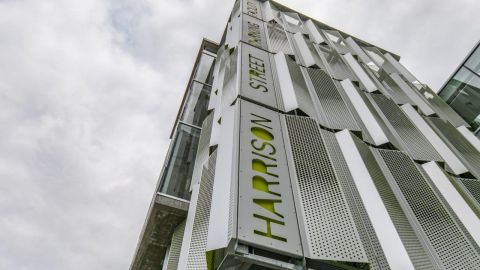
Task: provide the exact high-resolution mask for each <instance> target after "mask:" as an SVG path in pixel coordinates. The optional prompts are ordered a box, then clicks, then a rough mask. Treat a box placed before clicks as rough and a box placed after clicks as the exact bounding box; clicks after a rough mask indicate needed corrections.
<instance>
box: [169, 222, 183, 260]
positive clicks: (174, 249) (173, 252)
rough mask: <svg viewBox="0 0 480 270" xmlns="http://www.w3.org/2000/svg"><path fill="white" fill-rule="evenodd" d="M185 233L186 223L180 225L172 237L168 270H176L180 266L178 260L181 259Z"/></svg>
mask: <svg viewBox="0 0 480 270" xmlns="http://www.w3.org/2000/svg"><path fill="white" fill-rule="evenodd" d="M184 232H185V221H184V222H182V223H180V224H179V225H178V226H177V228H175V231H174V232H173V235H172V242H171V243H170V252H169V255H168V263H167V270H176V269H177V266H178V259H179V258H180V251H181V249H182V241H183V233H184Z"/></svg>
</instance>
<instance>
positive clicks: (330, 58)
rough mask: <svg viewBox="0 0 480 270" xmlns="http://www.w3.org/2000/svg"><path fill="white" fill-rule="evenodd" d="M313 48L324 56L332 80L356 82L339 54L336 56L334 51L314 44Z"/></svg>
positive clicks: (325, 46)
mask: <svg viewBox="0 0 480 270" xmlns="http://www.w3.org/2000/svg"><path fill="white" fill-rule="evenodd" d="M314 47H315V48H316V49H317V52H318V54H321V55H323V56H324V58H325V62H326V67H327V70H328V71H329V73H330V74H331V75H332V77H333V78H334V79H337V80H345V79H350V80H354V81H356V80H357V78H356V77H355V75H353V73H352V72H351V71H350V70H349V69H348V67H347V65H346V64H345V63H344V62H343V59H342V58H341V57H340V54H338V53H337V52H336V51H335V50H333V49H332V48H331V47H329V46H327V45H317V44H315V45H314Z"/></svg>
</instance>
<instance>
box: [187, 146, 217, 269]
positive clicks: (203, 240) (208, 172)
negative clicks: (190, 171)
mask: <svg viewBox="0 0 480 270" xmlns="http://www.w3.org/2000/svg"><path fill="white" fill-rule="evenodd" d="M216 158H217V151H215V152H213V153H212V155H211V156H210V158H209V159H208V168H207V167H204V168H203V171H202V180H201V182H200V188H199V192H198V201H197V208H196V211H195V217H194V219H193V230H192V238H191V242H190V249H189V252H188V259H187V267H186V269H187V270H204V269H207V260H206V256H205V252H206V245H207V235H208V225H209V222H210V220H209V219H210V205H211V202H212V190H213V178H214V176H215V162H216Z"/></svg>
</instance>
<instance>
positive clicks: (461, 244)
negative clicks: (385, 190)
mask: <svg viewBox="0 0 480 270" xmlns="http://www.w3.org/2000/svg"><path fill="white" fill-rule="evenodd" d="M378 151H379V152H380V155H381V156H382V158H383V160H384V162H385V164H386V166H387V167H388V170H389V171H390V173H391V174H392V176H393V178H394V179H395V182H396V184H397V185H398V187H399V188H400V190H401V192H402V194H403V196H404V198H405V200H406V202H407V203H408V205H409V207H410V209H411V210H412V212H413V214H414V215H415V218H416V219H417V220H418V222H419V224H420V226H421V228H422V230H423V232H424V233H425V234H426V235H427V237H428V240H429V242H430V244H431V245H432V247H433V248H434V250H435V253H436V254H437V256H438V257H439V260H440V262H441V263H442V264H443V267H444V268H445V269H475V268H476V267H478V266H479V265H480V254H478V253H477V252H476V250H475V246H472V244H471V243H470V242H469V241H468V238H467V237H466V236H465V235H464V234H463V232H462V231H461V229H460V227H459V225H458V224H456V223H455V221H454V219H453V218H452V216H451V215H450V214H449V213H448V212H447V210H446V209H445V206H444V205H443V204H442V202H441V201H440V199H439V198H438V197H437V196H436V195H435V193H434V192H433V191H432V189H431V187H430V186H429V184H428V182H427V181H426V180H425V179H424V178H423V176H422V175H421V173H420V172H419V171H418V169H417V168H416V166H415V164H414V162H413V161H412V160H411V159H410V158H409V157H408V156H407V155H406V154H404V153H402V152H399V151H393V150H378ZM399 164H401V166H399Z"/></svg>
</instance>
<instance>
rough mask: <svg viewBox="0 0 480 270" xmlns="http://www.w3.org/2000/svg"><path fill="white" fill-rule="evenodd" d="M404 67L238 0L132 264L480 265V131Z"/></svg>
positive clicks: (207, 59)
mask: <svg viewBox="0 0 480 270" xmlns="http://www.w3.org/2000/svg"><path fill="white" fill-rule="evenodd" d="M472 55H473V56H472V58H474V53H472ZM477 59H478V57H477ZM399 60H400V57H399V56H397V55H395V54H394V53H392V52H389V51H386V50H384V49H382V48H379V47H377V46H374V45H372V44H370V43H368V42H366V41H363V40H360V39H358V38H355V37H353V36H351V35H349V34H347V33H344V32H342V31H340V30H338V29H335V28H333V27H331V26H328V25H326V24H323V23H321V22H319V21H316V20H314V19H312V18H309V17H306V16H304V15H303V14H300V13H298V12H296V11H294V10H291V9H289V8H287V7H285V6H282V5H280V4H278V3H276V2H274V1H257V0H237V1H235V2H234V6H233V9H232V12H231V15H230V18H229V21H228V22H227V25H226V27H225V31H224V33H223V37H222V39H221V40H220V42H219V43H218V44H216V43H214V42H211V41H208V40H203V41H202V43H201V46H200V50H199V52H198V56H197V59H196V60H195V64H194V68H193V71H192V74H191V77H190V80H189V82H188V83H187V88H186V91H185V95H184V98H183V100H182V104H181V106H180V109H179V113H178V116H177V119H176V121H175V124H174V128H173V131H172V134H171V145H170V149H169V151H168V153H167V157H166V159H165V165H164V167H163V169H162V172H161V175H160V178H159V183H158V187H157V188H156V189H155V192H154V196H153V198H152V202H151V205H150V208H149V212H148V215H147V218H146V220H145V225H144V227H143V229H142V232H141V234H140V238H139V242H138V245H137V248H136V250H135V254H134V257H133V260H132V264H131V267H130V269H132V270H153V269H157V270H159V269H182V270H183V269H189V270H190V269H192V270H193V269H252V270H260V269H292V270H294V269H298V270H300V269H399V270H405V269H480V246H479V244H480V229H479V228H480V219H479V217H480V181H479V179H480V142H479V140H478V138H476V137H475V136H474V134H473V133H472V131H471V128H472V127H473V126H474V124H472V122H471V121H470V120H469V118H465V120H464V118H463V117H462V116H463V115H462V114H461V112H459V113H460V115H459V113H457V112H456V111H455V110H454V109H452V108H451V107H450V106H449V104H447V103H446V102H445V101H444V100H443V99H442V98H440V97H439V96H438V95H436V94H435V93H434V92H433V91H432V90H431V89H430V88H429V87H428V86H427V85H425V84H422V83H421V82H419V81H418V80H417V79H416V78H415V76H414V75H413V74H411V73H410V72H409V71H408V70H407V69H406V68H405V67H404V66H403V65H402V64H401V63H400V62H399ZM472 61H473V60H472ZM467 62H468V61H467ZM466 65H467V64H466ZM467 66H468V67H469V69H471V70H470V71H475V70H476V71H478V63H477V66H476V67H477V69H474V68H473V66H471V65H467ZM467 85H468V83H465V81H464V82H463V83H462V86H461V87H456V88H455V89H461V90H460V92H461V91H463V92H468V91H470V92H468V93H469V94H470V93H472V92H471V89H473V88H471V87H470V86H469V87H470V88H468V87H467ZM470 85H473V83H472V84H470ZM455 91H457V90H452V91H450V92H455ZM456 95H457V96H458V95H459V94H456ZM453 99H454V100H455V99H458V98H457V97H455V98H453ZM447 101H448V99H447ZM477 115H478V114H477ZM474 122H475V121H474ZM477 124H478V123H477Z"/></svg>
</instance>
